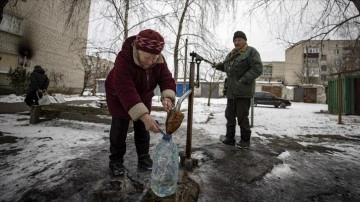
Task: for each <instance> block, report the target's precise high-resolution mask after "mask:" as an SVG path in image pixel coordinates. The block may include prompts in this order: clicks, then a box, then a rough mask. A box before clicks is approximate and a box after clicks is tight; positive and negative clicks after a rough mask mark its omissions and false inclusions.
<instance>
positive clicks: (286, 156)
mask: <svg viewBox="0 0 360 202" xmlns="http://www.w3.org/2000/svg"><path fill="white" fill-rule="evenodd" d="M177 133H183V134H185V133H186V128H184V127H181V128H180V129H179V131H178V132H177ZM192 137H193V147H192V150H191V157H192V159H194V160H198V165H197V166H196V167H194V168H193V170H192V171H191V172H188V171H186V170H185V169H183V168H181V172H180V173H181V175H182V176H184V175H185V177H184V178H183V179H184V181H183V182H182V183H183V184H182V186H180V187H182V188H181V191H185V192H188V193H190V194H188V195H181V196H182V197H177V199H178V201H202V202H208V201H214V202H217V201H227V202H228V201H360V157H357V156H351V155H348V154H347V153H346V152H345V151H342V150H340V149H337V148H338V147H336V145H353V144H356V145H358V144H359V143H360V138H359V136H349V137H344V136H340V135H338V136H337V135H324V134H321V135H308V136H302V137H301V138H300V139H296V140H295V139H291V138H288V137H282V138H279V137H275V136H271V135H267V134H255V135H254V137H253V138H252V143H251V147H250V148H249V149H248V150H240V149H238V148H236V147H233V146H227V145H224V144H222V143H221V142H220V141H219V140H217V139H212V138H210V137H208V136H207V135H206V134H204V133H203V131H202V130H197V129H193V135H192ZM185 138H186V137H185V135H183V136H180V135H179V136H177V139H176V140H175V141H176V143H179V145H178V146H179V151H182V152H184V151H185V144H182V143H185V142H186V141H185ZM16 141H17V138H14V137H13V136H11V134H0V144H3V143H12V142H16ZM39 141H45V140H40V139H39ZM127 141H128V144H127V145H128V148H127V154H126V160H125V166H126V168H127V172H126V173H125V176H124V177H112V176H111V175H110V173H109V170H108V155H109V153H108V149H107V148H108V145H107V144H99V145H96V146H92V147H91V148H88V152H87V155H85V156H83V157H81V158H78V159H75V160H71V161H68V162H67V163H66V166H65V167H64V168H62V169H60V170H59V172H58V174H56V175H53V176H49V178H48V179H41V180H40V179H37V175H39V174H40V173H41V172H43V171H45V170H46V169H53V167H54V166H53V165H49V166H48V167H44V169H43V170H40V171H37V172H34V173H32V174H31V176H24V179H25V180H27V181H28V182H30V184H31V186H30V187H22V185H21V184H19V185H18V188H17V189H18V191H17V193H16V194H15V195H14V196H13V197H12V198H11V200H8V201H159V200H158V199H156V198H152V197H151V194H149V190H150V189H149V184H150V183H149V180H150V172H149V171H143V170H141V169H138V168H137V157H136V151H135V146H134V143H133V139H132V138H128V139H127ZM157 142H158V139H156V138H153V139H152V140H151V149H153V148H154V146H155V144H156V143H157ZM323 143H326V144H323ZM10 145H11V144H10ZM323 145H333V146H332V147H329V146H323ZM16 152H17V151H15V150H12V149H11V148H9V149H8V150H2V151H0V160H1V159H3V158H5V157H6V156H7V155H9V154H11V155H16ZM5 167H6V164H3V163H1V166H0V170H1V169H4V168H5ZM186 176H188V178H187V177H186ZM189 179H190V180H189ZM194 182H196V183H195V184H194ZM197 186H198V187H197ZM197 188H198V189H199V193H197V192H196V189H197ZM0 198H2V197H1V196H0ZM174 198H175V197H173V198H170V199H168V200H163V201H175V199H174Z"/></svg>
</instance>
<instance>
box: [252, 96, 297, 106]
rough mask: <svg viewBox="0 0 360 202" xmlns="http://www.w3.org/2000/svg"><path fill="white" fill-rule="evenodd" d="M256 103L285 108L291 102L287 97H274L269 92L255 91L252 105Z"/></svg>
mask: <svg viewBox="0 0 360 202" xmlns="http://www.w3.org/2000/svg"><path fill="white" fill-rule="evenodd" d="M257 105H274V107H281V108H286V107H287V106H291V102H290V101H289V100H287V99H284V98H279V97H276V96H275V95H274V94H272V93H269V92H255V96H254V106H257Z"/></svg>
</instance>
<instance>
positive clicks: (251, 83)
mask: <svg viewBox="0 0 360 202" xmlns="http://www.w3.org/2000/svg"><path fill="white" fill-rule="evenodd" d="M233 42H234V46H235V48H234V49H233V50H231V52H230V53H229V54H228V55H227V56H226V57H225V59H224V61H223V62H221V63H218V64H216V65H215V66H214V67H215V68H216V69H217V70H220V71H223V72H226V75H227V78H226V80H225V85H224V93H225V95H226V97H227V105H226V109H225V118H226V120H227V123H226V134H225V138H224V139H223V140H222V142H223V143H224V144H227V145H235V131H236V130H235V126H236V119H237V122H238V125H239V126H240V141H239V142H238V143H237V144H236V146H237V147H239V148H247V147H249V146H250V136H251V130H250V123H249V109H250V103H251V98H253V97H254V94H255V80H256V78H258V77H259V76H260V75H261V74H262V71H263V65H262V62H261V58H260V54H259V52H258V51H257V50H256V49H255V48H254V47H251V46H248V44H247V37H246V35H245V33H244V32H242V31H236V32H235V33H234V36H233Z"/></svg>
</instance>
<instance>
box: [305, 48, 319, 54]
mask: <svg viewBox="0 0 360 202" xmlns="http://www.w3.org/2000/svg"><path fill="white" fill-rule="evenodd" d="M319 50H320V49H319V48H317V47H305V48H304V53H319Z"/></svg>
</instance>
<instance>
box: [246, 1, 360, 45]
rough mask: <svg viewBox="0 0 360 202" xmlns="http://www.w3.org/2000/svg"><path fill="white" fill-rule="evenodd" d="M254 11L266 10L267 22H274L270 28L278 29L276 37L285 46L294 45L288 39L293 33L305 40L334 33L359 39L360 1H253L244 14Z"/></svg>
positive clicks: (320, 38)
mask: <svg viewBox="0 0 360 202" xmlns="http://www.w3.org/2000/svg"><path fill="white" fill-rule="evenodd" d="M258 10H261V11H262V12H263V11H264V12H266V14H267V16H268V20H269V23H271V24H274V22H277V24H275V26H273V28H274V29H277V30H279V31H278V33H277V35H278V39H279V40H281V41H283V42H284V43H288V44H289V45H293V44H294V42H293V41H291V40H289V38H290V37H291V36H292V34H295V33H301V34H303V35H304V38H305V37H306V38H308V40H312V39H317V40H324V39H326V38H328V37H332V36H334V35H337V36H339V37H343V38H346V39H352V40H359V38H360V26H359V23H360V21H359V19H360V0H319V1H311V0H300V1H291V0H266V1H265V0H254V1H253V5H252V6H251V9H250V10H249V12H248V14H250V15H251V14H254V13H255V12H256V11H258ZM276 13H277V14H278V15H275V14H276ZM274 15H275V16H274ZM270 16H274V18H272V17H270ZM275 18H276V19H277V21H274V19H275ZM291 32H293V33H291Z"/></svg>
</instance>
